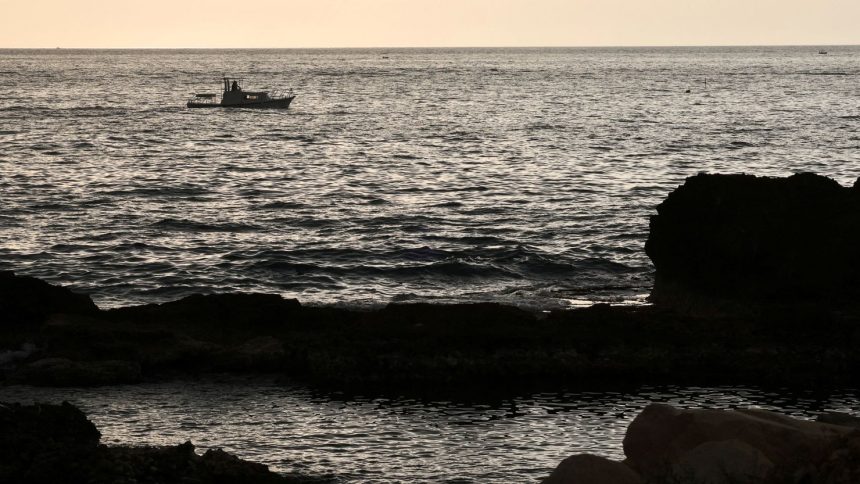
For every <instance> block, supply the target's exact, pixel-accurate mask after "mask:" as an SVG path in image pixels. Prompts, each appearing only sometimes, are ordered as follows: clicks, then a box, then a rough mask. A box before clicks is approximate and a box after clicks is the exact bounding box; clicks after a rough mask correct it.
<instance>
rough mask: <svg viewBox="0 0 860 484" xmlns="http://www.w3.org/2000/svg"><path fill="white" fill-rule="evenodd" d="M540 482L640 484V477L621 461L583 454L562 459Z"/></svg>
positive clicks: (549, 483)
mask: <svg viewBox="0 0 860 484" xmlns="http://www.w3.org/2000/svg"><path fill="white" fill-rule="evenodd" d="M542 484H642V479H641V478H640V477H639V476H638V475H637V474H636V473H635V472H633V471H632V470H631V469H630V468H629V467H627V466H626V465H624V464H623V463H621V462H615V461H612V460H609V459H606V458H604V457H598V456H594V455H587V454H584V455H575V456H572V457H568V458H567V459H565V460H563V461H562V462H561V464H559V465H558V467H556V469H555V470H554V471H552V474H551V475H550V476H549V477H548V478H546V479H544V480H543V483H542Z"/></svg>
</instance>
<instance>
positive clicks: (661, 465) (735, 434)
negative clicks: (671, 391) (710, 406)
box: [543, 404, 860, 484]
mask: <svg viewBox="0 0 860 484" xmlns="http://www.w3.org/2000/svg"><path fill="white" fill-rule="evenodd" d="M818 420H819V421H817V422H813V421H806V420H798V419H794V418H790V417H786V416H783V415H779V414H776V413H773V412H767V411H764V410H754V409H744V410H680V409H676V408H673V407H670V406H668V405H660V404H652V405H650V406H648V407H647V408H645V410H643V411H642V413H640V414H639V415H638V416H637V417H636V419H635V420H634V421H633V423H631V424H630V426H629V427H628V429H627V433H626V435H625V437H624V454H625V456H626V457H627V458H626V459H625V460H624V461H623V462H617V461H611V460H608V459H604V458H602V457H598V456H593V455H576V456H573V457H569V458H568V459H565V461H564V462H562V463H561V464H560V465H559V466H558V468H556V470H555V471H554V472H553V473H552V475H551V476H550V477H549V478H547V479H545V480H544V481H543V484H609V483H612V484H651V483H653V484H657V483H664V484H674V483H689V484H789V483H798V484H799V483H809V484H813V483H816V484H818V483H820V484H851V483H856V482H860V419H858V418H856V417H851V416H847V415H843V414H822V415H820V416H819V419H818Z"/></svg>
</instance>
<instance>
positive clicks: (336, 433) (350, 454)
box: [0, 377, 860, 483]
mask: <svg viewBox="0 0 860 484" xmlns="http://www.w3.org/2000/svg"><path fill="white" fill-rule="evenodd" d="M64 399H65V400H69V401H71V402H72V403H74V404H76V405H78V406H80V407H81V408H82V409H83V410H84V411H85V412H87V413H88V414H89V416H90V418H91V419H92V420H93V421H94V422H95V423H96V425H97V426H98V427H99V429H100V430H101V432H102V435H103V437H102V439H103V442H105V443H120V442H124V443H134V444H177V443H181V442H184V441H185V440H191V441H193V442H194V443H195V444H197V445H198V447H199V448H200V449H201V450H202V449H206V448H209V447H221V448H223V449H225V450H227V451H229V452H233V453H235V454H237V455H239V456H241V457H243V458H247V459H251V460H256V461H259V462H264V463H266V464H268V465H269V466H270V467H271V468H273V469H274V470H277V471H279V472H284V473H305V474H314V475H319V476H328V477H331V478H333V479H334V480H335V481H336V482H344V483H358V482H362V483H383V482H458V483H511V482H539V481H540V479H541V478H543V477H545V476H546V475H548V473H549V472H550V471H551V470H552V469H553V468H554V467H555V466H556V465H557V464H558V462H560V461H561V460H562V459H563V458H565V457H567V456H569V455H571V454H575V453H581V452H589V453H597V454H601V455H606V456H610V457H616V458H620V457H622V448H621V442H622V439H623V437H624V432H625V430H626V428H627V425H628V424H629V423H630V422H631V421H632V420H633V418H634V417H635V416H636V415H637V413H638V412H639V411H641V409H642V408H644V407H645V406H646V405H647V404H648V403H650V402H664V403H669V404H672V405H676V406H679V407H685V408H700V407H707V408H762V409H771V410H778V411H780V412H782V413H784V414H788V415H793V416H796V417H801V418H811V417H814V415H815V414H816V413H818V412H822V411H840V412H848V413H852V414H860V411H858V410H860V408H858V403H860V400H858V392H857V391H854V390H845V391H839V392H836V393H832V394H829V395H819V394H815V393H812V392H808V393H797V392H774V391H764V390H758V389H753V388H729V387H711V388H703V387H683V388H682V387H661V388H655V387H647V388H641V389H639V390H637V391H634V392H628V393H624V392H557V393H537V394H531V395H526V396H520V397H516V398H508V399H501V400H496V401H492V402H485V401H472V402H462V401H426V400H418V399H412V398H405V397H402V398H383V397H350V398H343V397H342V396H341V397H339V396H336V395H330V394H323V393H319V392H314V391H312V390H310V389H307V388H305V387H301V386H296V385H283V384H277V383H275V382H273V381H262V380H259V379H253V380H248V379H238V378H233V377H231V378H227V379H217V380H216V379H212V380H208V381H203V382H170V383H151V384H144V385H137V386H118V387H103V388H80V389H52V388H31V387H18V386H16V387H6V388H2V389H0V400H4V401H21V402H28V401H45V402H57V401H60V400H64Z"/></svg>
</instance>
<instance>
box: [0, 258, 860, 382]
mask: <svg viewBox="0 0 860 484" xmlns="http://www.w3.org/2000/svg"><path fill="white" fill-rule="evenodd" d="M0 279H2V280H3V281H2V284H4V285H5V287H15V286H16V284H17V283H18V282H20V283H21V284H23V285H25V286H26V287H28V288H30V289H28V291H29V296H28V297H29V301H31V303H32V304H33V305H34V307H33V308H31V309H26V307H25V308H24V309H19V310H16V313H15V314H31V315H32V314H36V312H37V310H38V308H39V307H49V305H48V304H44V305H43V304H42V302H41V301H42V300H43V299H45V300H50V299H51V298H53V294H55V293H56V292H57V290H59V289H61V288H57V287H55V286H50V285H47V284H44V283H41V284H39V285H38V286H35V287H36V289H33V287H34V283H33V280H31V279H30V278H27V277H19V276H15V275H12V274H10V273H4V274H0ZM40 282H41V281H40ZM83 297H85V296H83ZM858 349H860V317H858V315H857V314H855V313H852V312H845V311H842V310H838V309H833V308H831V307H829V306H828V305H823V306H815V305H807V306H803V307H793V308H781V309H779V310H777V309H774V310H772V311H769V312H766V313H760V314H757V315H754V316H749V315H747V316H733V315H723V316H710V317H700V316H695V315H690V314H684V313H681V312H679V311H676V310H674V309H671V308H663V307H660V306H654V307H633V308H629V307H611V306H607V305H597V306H594V307H591V308H586V309H574V310H566V311H553V312H550V313H543V314H536V313H531V312H527V311H523V310H520V309H517V308H513V307H508V306H502V305H498V304H461V305H432V304H408V305H399V304H392V305H389V306H387V307H385V308H382V309H379V310H374V311H355V310H346V309H338V308H318V307H305V306H302V305H300V304H299V303H298V302H297V301H294V300H285V299H282V298H281V297H280V296H276V295H262V294H224V295H208V296H191V297H187V298H184V299H181V300H179V301H175V302H170V303H165V304H160V305H147V306H138V307H128V308H121V309H114V310H108V311H103V310H98V309H95V310H93V309H92V308H91V307H90V305H89V304H84V305H80V306H79V305H71V306H59V309H58V312H52V313H50V314H48V315H46V316H45V317H44V318H43V319H42V320H37V319H33V318H32V317H28V318H26V319H23V320H22V319H16V318H10V317H9V316H8V315H6V314H0V382H2V383H6V384H14V383H27V384H34V385H49V386H69V385H110V384H120V383H135V382H138V381H141V380H156V379H163V378H170V377H173V376H189V375H190V376H194V375H196V374H202V373H210V372H248V373H270V374H276V375H281V376H283V377H286V378H290V379H296V380H300V381H303V382H306V383H311V384H315V385H322V386H328V387H336V388H338V389H346V390H350V389H355V390H361V391H364V390H368V389H373V388H377V387H378V388H379V389H381V390H393V391H398V392H408V391H418V392H420V391H422V390H423V389H432V390H433V391H434V392H437V393H438V392H439V391H442V390H444V389H451V390H452V391H459V390H458V389H460V388H463V389H468V390H475V391H486V390H492V389H499V388H502V389H515V390H519V389H522V388H518V387H523V386H528V387H535V386H537V387H544V388H557V387H558V386H559V385H563V386H566V387H594V386H605V385H612V386H618V385H638V384H663V383H667V384H771V385H781V386H793V387H804V388H808V387H810V386H814V385H819V386H843V385H849V384H856V383H858V382H860V351H858Z"/></svg>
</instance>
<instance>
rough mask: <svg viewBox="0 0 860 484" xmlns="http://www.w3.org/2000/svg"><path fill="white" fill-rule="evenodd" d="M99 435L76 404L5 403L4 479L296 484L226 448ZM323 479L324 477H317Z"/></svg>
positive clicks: (0, 430) (35, 483)
mask: <svg viewBox="0 0 860 484" xmlns="http://www.w3.org/2000/svg"><path fill="white" fill-rule="evenodd" d="M100 437H101V436H100V434H99V432H98V430H96V427H95V426H94V425H93V424H92V422H90V421H89V420H87V418H86V416H85V415H84V414H83V413H82V412H81V411H80V410H78V409H77V408H75V407H73V406H72V405H69V404H68V403H63V404H62V405H20V404H7V403H0V482H4V483H5V482H8V483H16V484H57V483H65V484H78V483H81V484H85V483H86V484H102V483H105V484H108V483H110V484H115V483H122V484H125V483H138V484H144V483H152V484H156V483H157V484H173V483H177V484H179V483H182V484H192V483H197V484H228V483H249V484H290V483H292V484H297V483H307V482H311V481H310V480H305V479H302V478H287V477H282V476H279V475H277V474H275V473H273V472H270V471H269V470H268V468H267V467H266V466H265V465H262V464H256V463H253V462H247V461H243V460H241V459H239V458H237V457H235V456H233V455H230V454H228V453H226V452H223V451H221V450H208V451H206V453H205V454H203V455H202V456H201V455H198V454H197V453H196V452H195V451H194V446H193V445H192V444H191V443H190V442H186V443H184V444H181V445H177V446H174V447H124V446H118V447H115V446H105V445H101V444H99V438H100ZM316 482H319V481H316Z"/></svg>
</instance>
